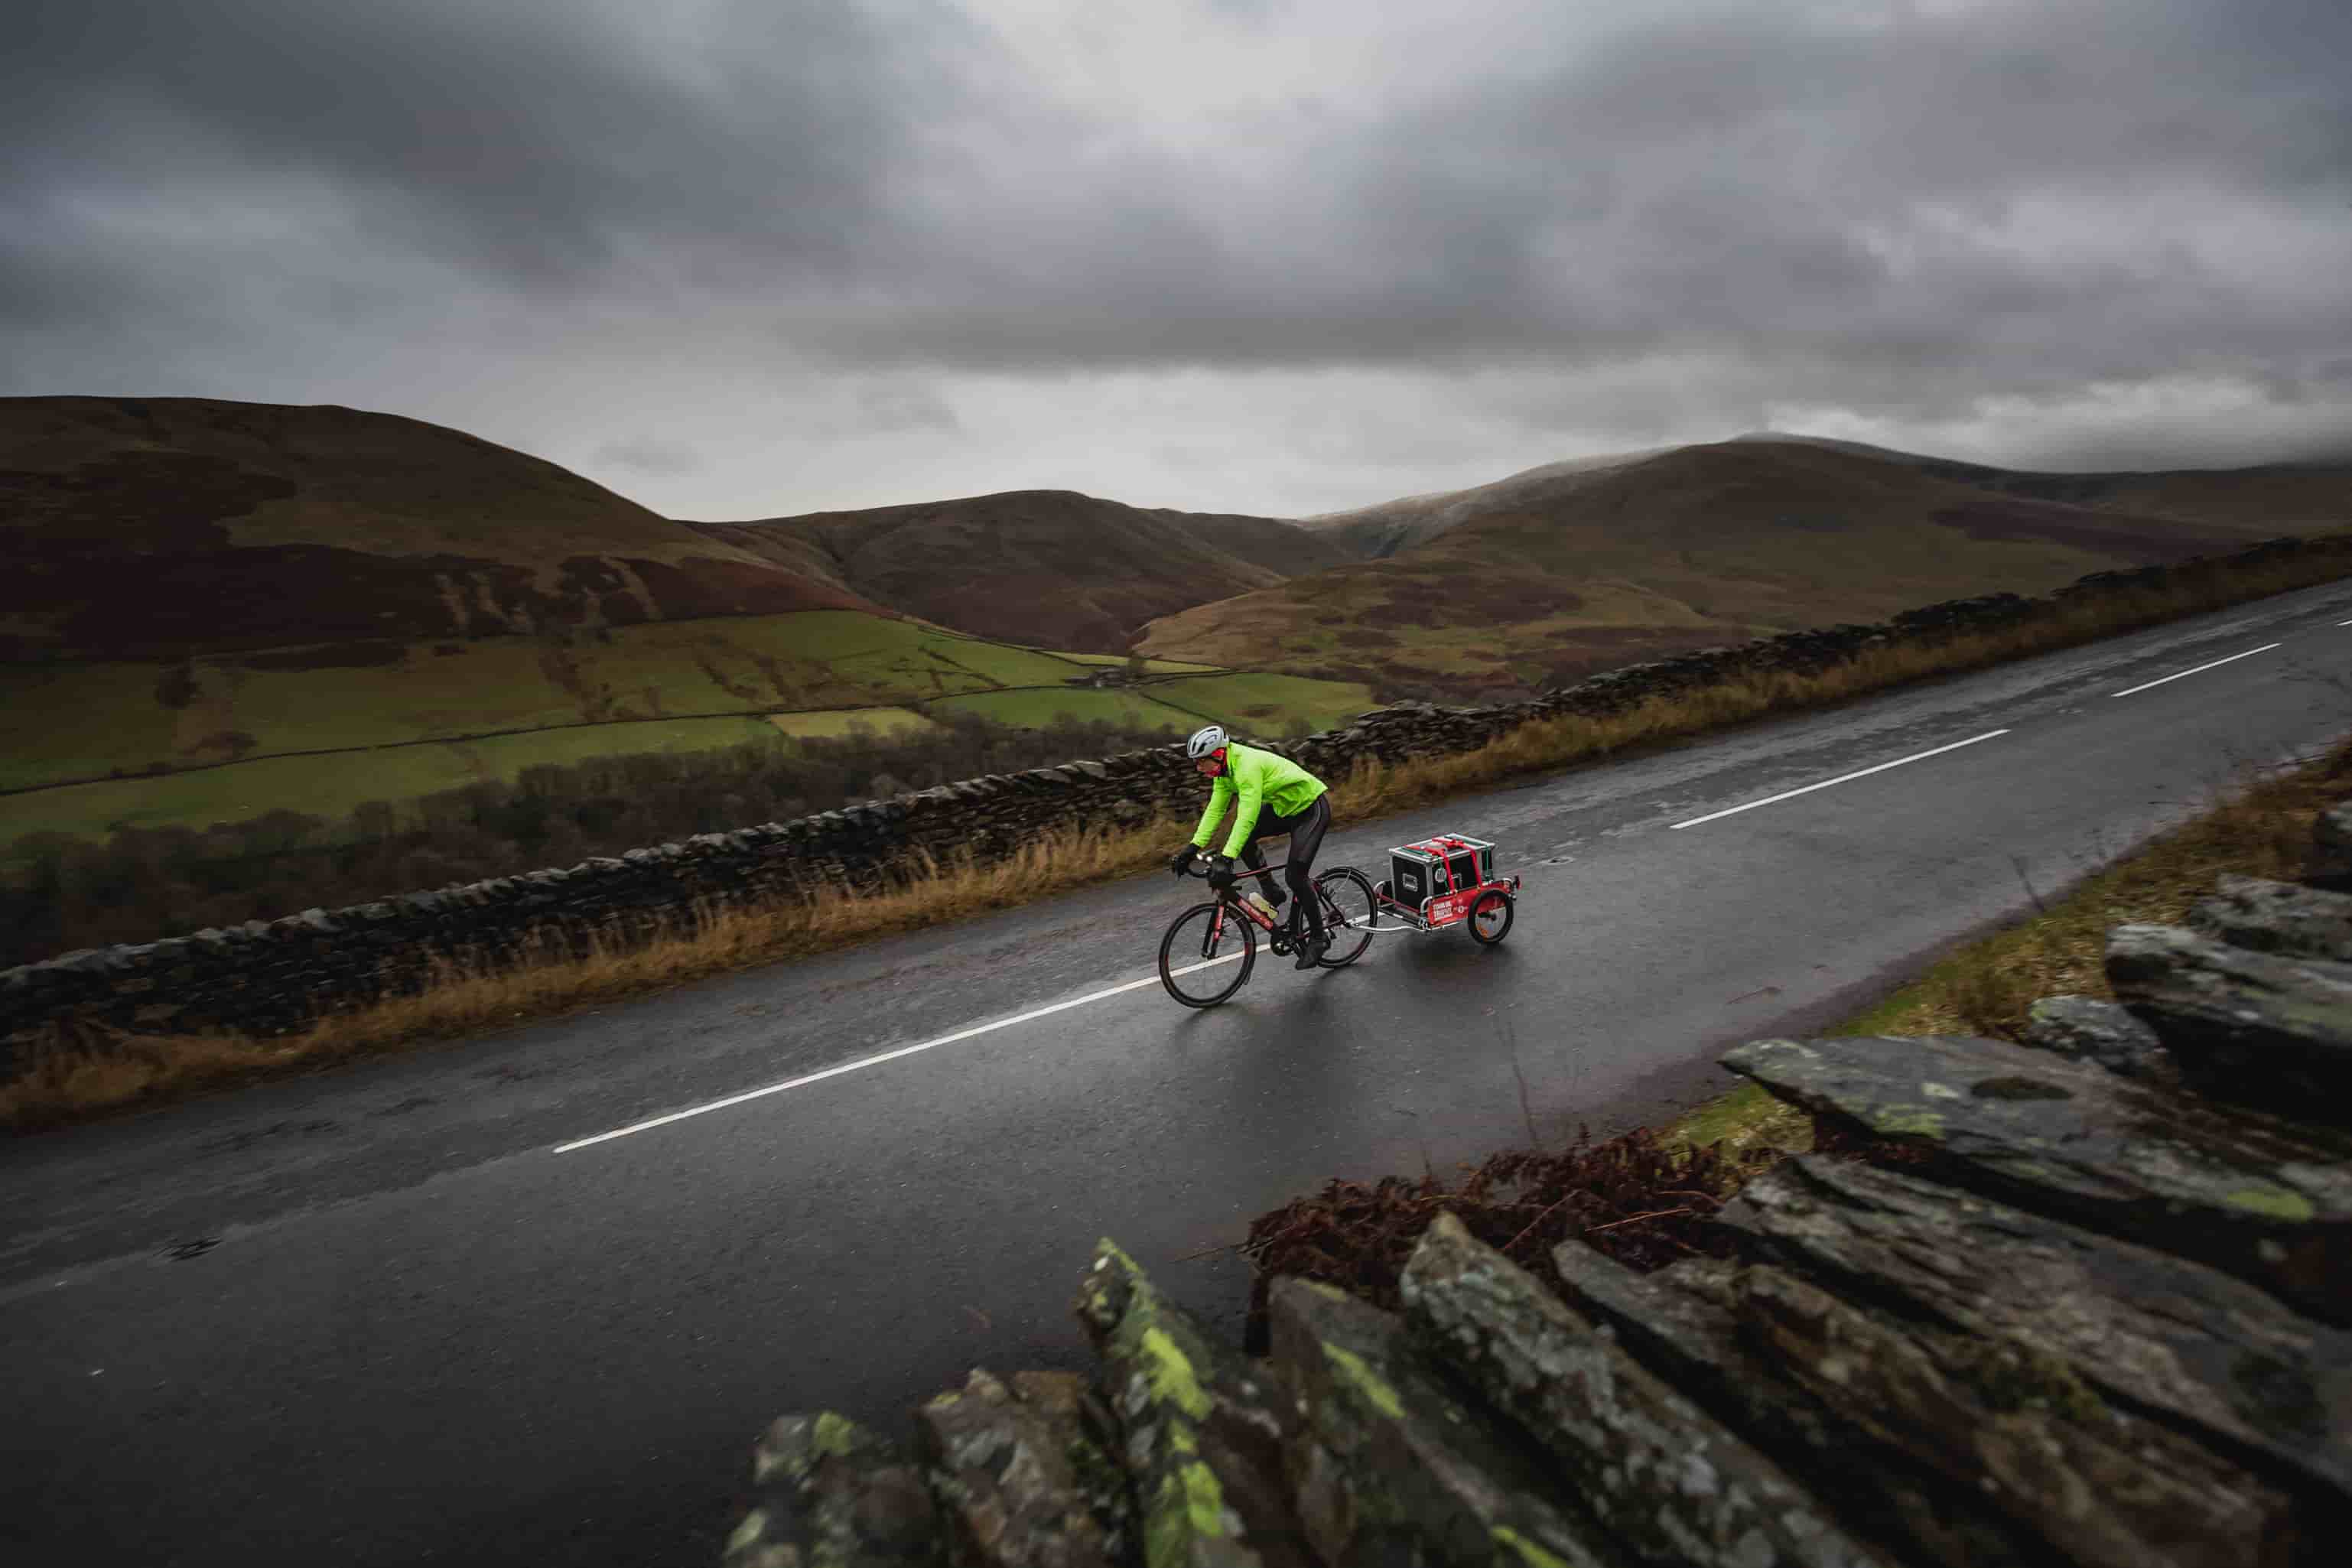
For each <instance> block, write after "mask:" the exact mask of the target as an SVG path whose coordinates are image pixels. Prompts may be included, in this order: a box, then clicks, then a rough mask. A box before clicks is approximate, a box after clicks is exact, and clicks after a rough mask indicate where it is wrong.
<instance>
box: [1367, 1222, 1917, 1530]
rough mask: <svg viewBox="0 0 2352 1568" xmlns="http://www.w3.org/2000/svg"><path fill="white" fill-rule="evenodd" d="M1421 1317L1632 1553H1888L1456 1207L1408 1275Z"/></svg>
mask: <svg viewBox="0 0 2352 1568" xmlns="http://www.w3.org/2000/svg"><path fill="white" fill-rule="evenodd" d="M1401 1287H1402V1296H1403V1299H1404V1303H1405V1317H1406V1321H1407V1322H1408V1323H1409V1324H1410V1326H1411V1327H1412V1330H1413V1331H1414V1337H1415V1339H1416V1340H1417V1342H1419V1343H1420V1344H1421V1346H1422V1347H1423V1349H1424V1350H1425V1351H1426V1352H1428V1353H1429V1354H1430V1355H1431V1356H1433V1357H1434V1358H1436V1359H1438V1360H1441V1361H1443V1362H1444V1363H1448V1364H1450V1365H1451V1366H1453V1367H1454V1369H1455V1370H1456V1371H1457V1372H1458V1373H1461V1374H1462V1377H1463V1378H1464V1380H1465V1381H1466V1382H1468V1383H1469V1384H1471V1385H1472V1386H1474V1387H1475V1388H1476V1389H1477V1390H1478V1391H1479V1393H1480V1394H1482V1395H1483V1396H1484V1397H1485V1399H1486V1403H1487V1404H1488V1405H1491V1406H1492V1407H1493V1408H1495V1409H1497V1410H1500V1411H1502V1412H1504V1413H1505V1414H1507V1415H1509V1416H1510V1417H1511V1419H1512V1420H1513V1421H1515V1422H1516V1423H1517V1425H1518V1426H1519V1427H1520V1428H1521V1429H1522V1430H1523V1431H1525V1432H1526V1433H1527V1434H1528V1436H1531V1437H1532V1438H1533V1439H1534V1440H1535V1441H1536V1442H1537V1443H1538V1444H1539V1445H1540V1446H1541V1447H1543V1448H1544V1450H1545V1451H1546V1452H1547V1453H1549V1455H1550V1456H1551V1458H1553V1459H1555V1460H1557V1461H1558V1462H1559V1467H1560V1479H1562V1480H1564V1481H1565V1482H1566V1483H1567V1484H1568V1485H1569V1486H1570V1488H1571V1489H1573V1491H1574V1493H1575V1495H1576V1496H1577V1498H1578V1499H1580V1500H1581V1502H1582V1503H1583V1505H1584V1507H1585V1508H1587V1509H1588V1510H1591V1513H1592V1515H1593V1517H1594V1518H1595V1519H1597V1520H1598V1521H1600V1522H1601V1525H1602V1526H1603V1527H1604V1528H1605V1529H1607V1530H1608V1531H1610V1533H1611V1534H1612V1536H1613V1537H1614V1538H1615V1540H1616V1541H1617V1542H1618V1543H1619V1544H1620V1545H1622V1547H1624V1548H1625V1549H1626V1550H1627V1552H1629V1554H1631V1555H1632V1556H1633V1557H1635V1558H1638V1559H1639V1560H1641V1561H1643V1562H1646V1563H1662V1564H1678V1563H1690V1564H1694V1565H1697V1568H1706V1565H1717V1564H1719V1565H1721V1568H1770V1565H1772V1564H1798V1563H1819V1564H1823V1565H1832V1564H1838V1565H1861V1564H1873V1563H1877V1562H1878V1561H1879V1560H1878V1558H1877V1557H1876V1556H1874V1554H1873V1553H1871V1552H1868V1551H1867V1550H1865V1549H1864V1548H1863V1547H1861V1546H1860V1545H1858V1544H1856V1543H1855V1542H1853V1541H1851V1540H1849V1539H1848V1538H1847V1537H1846V1536H1845V1534H1844V1533H1843V1531H1841V1530H1839V1529H1838V1527H1837V1526H1836V1525H1834V1524H1832V1522H1831V1521H1829V1520H1828V1519H1827V1518H1826V1517H1825V1516H1824V1515H1823V1513H1822V1510H1821V1508H1820V1505H1818V1504H1817V1503H1815V1502H1814V1500H1812V1499H1811V1497H1809V1496H1807V1495H1806V1493H1805V1492H1804V1491H1803V1490H1802V1489H1801V1488H1799V1487H1798V1486H1797V1485H1796V1483H1795V1482H1793V1481H1791V1480H1790V1479H1789V1478H1788V1476H1787V1475H1786V1474H1784V1473H1783V1472H1782V1471H1781V1469H1780V1467H1779V1466H1778V1465H1775V1464H1774V1463H1772V1462H1771V1461H1770V1460H1769V1459H1767V1458H1765V1457H1764V1456H1763V1455H1761V1454H1759V1453H1758V1452H1757V1451H1756V1450H1755V1449H1754V1448H1752V1447H1749V1446H1748V1444H1746V1443H1744V1442H1742V1441H1741V1440H1740V1439H1738V1437H1735V1436H1732V1434H1731V1433H1730V1432H1729V1431H1727V1430H1726V1429H1725V1428H1724V1426H1722V1424H1721V1423H1719V1422H1717V1420H1716V1419H1715V1418H1714V1417H1712V1416H1710V1415H1706V1414H1705V1413H1704V1412H1702V1411H1700V1410H1699V1409H1698V1408H1697V1407H1696V1406H1695V1405H1692V1404H1691V1402H1690V1401H1689V1400H1687V1399H1685V1398H1684V1397H1683V1396H1682V1395H1680V1394H1676V1393H1675V1392H1674V1390H1673V1389H1671V1388H1669V1387H1668V1386H1667V1385H1666V1384H1664V1383H1662V1382H1661V1381H1659V1379H1658V1378H1656V1377H1655V1376H1654V1375H1653V1374H1651V1373H1648V1372H1646V1371H1644V1370H1643V1368H1642V1367H1641V1366H1640V1365H1639V1364H1637V1363H1635V1362H1634V1360H1633V1357H1632V1355H1630V1354H1629V1353H1628V1352H1625V1351H1624V1350H1623V1349H1622V1348H1621V1347H1620V1346H1619V1345H1618V1344H1617V1342H1616V1341H1615V1339H1614V1338H1613V1337H1612V1336H1609V1335H1605V1334H1603V1333H1601V1331H1599V1330H1598V1329H1596V1328H1595V1327H1594V1326H1593V1324H1592V1323H1591V1321H1588V1320H1587V1319H1585V1318H1584V1317H1582V1316H1581V1315H1580V1314H1579V1313H1577V1312H1576V1311H1575V1310H1572V1309H1571V1308H1570V1307H1569V1306H1568V1305H1567V1304H1566V1303H1565V1302H1563V1301H1562V1300H1560V1299H1559V1296H1558V1295H1557V1294H1555V1293H1554V1292H1553V1291H1551V1290H1550V1289H1548V1288H1547V1287H1545V1286H1544V1285H1542V1284H1541V1283H1539V1282H1538V1280H1537V1279H1535V1278H1534V1277H1533V1276H1532V1275H1530V1274H1528V1272H1527V1271H1526V1270H1525V1269H1523V1268H1519V1267H1518V1266H1517V1264H1515V1263H1513V1262H1511V1261H1510V1260H1509V1259H1508V1258H1505V1257H1504V1256H1503V1255H1502V1254H1501V1253H1499V1252H1497V1251H1496V1250H1495V1249H1494V1248H1493V1247H1488V1246H1486V1245H1485V1244H1484V1243H1482V1242H1480V1241H1478V1240H1477V1239H1476V1238H1475V1237H1472V1236H1471V1235H1470V1233H1469V1232H1468V1231H1467V1230H1466V1229H1465V1228H1464V1227H1463V1226H1462V1224H1461V1222H1460V1221H1458V1220H1456V1219H1455V1218H1454V1216H1453V1215H1450V1214H1441V1215H1438V1216H1437V1218H1436V1219H1435V1220H1434V1221H1433V1223H1432V1224H1431V1225H1430V1226H1429V1228H1428V1230H1427V1231H1426V1232H1424V1233H1423V1237H1422V1239H1421V1242H1420V1244H1419V1245H1418V1246H1417V1247H1414V1248H1413V1252H1412V1258H1411V1259H1410V1260H1409V1261H1408V1262H1407V1264H1406V1266H1405V1269H1404V1273H1403V1277H1402V1281H1401Z"/></svg>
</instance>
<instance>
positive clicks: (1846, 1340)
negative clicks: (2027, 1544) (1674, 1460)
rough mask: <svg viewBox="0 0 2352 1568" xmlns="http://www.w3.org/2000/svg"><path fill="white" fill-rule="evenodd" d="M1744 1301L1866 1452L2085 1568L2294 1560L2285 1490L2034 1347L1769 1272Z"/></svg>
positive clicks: (1751, 1327) (1752, 1321)
mask: <svg viewBox="0 0 2352 1568" xmlns="http://www.w3.org/2000/svg"><path fill="white" fill-rule="evenodd" d="M1735 1289H1736V1296H1737V1303H1738V1314H1739V1318H1740V1321H1741V1327H1742V1330H1743V1331H1744V1333H1745V1335H1746V1337H1747V1338H1748V1341H1749V1342H1751V1343H1752V1344H1754V1345H1756V1346H1757V1347H1758V1348H1759V1350H1761V1351H1762V1352H1764V1353H1766V1354H1768V1355H1769V1356H1771V1357H1772V1358H1773V1359H1774V1360H1775V1361H1777V1362H1778V1363H1780V1365H1781V1366H1782V1367H1784V1368H1785V1369H1787V1371H1788V1373H1789V1374H1790V1376H1791V1377H1793V1378H1794V1379H1796V1381H1798V1382H1800V1383H1801V1384H1803V1385H1804V1386H1805V1388H1806V1390H1807V1391H1808V1392H1809V1393H1811V1394H1813V1395H1814V1396H1815V1397H1816V1398H1818V1399H1820V1400H1821V1401H1822V1403H1823V1404H1824V1405H1827V1406H1829V1407H1830V1408H1831V1409H1832V1411H1834V1412H1835V1413H1836V1414H1837V1415H1839V1416H1840V1417H1841V1418H1842V1419H1843V1420H1845V1421H1846V1422H1848V1423H1850V1424H1851V1425H1852V1426H1853V1428H1854V1430H1855V1431H1856V1432H1857V1433H1858V1434H1861V1435H1863V1436H1865V1437H1866V1438H1867V1439H1869V1440H1871V1441H1874V1442H1876V1443H1880V1444H1883V1445H1885V1446H1887V1447H1892V1448H1895V1449H1897V1450H1899V1451H1901V1452H1902V1453H1904V1454H1906V1455H1907V1456H1908V1457H1909V1458H1913V1459H1915V1460H1916V1461H1918V1462H1919V1463H1921V1464H1923V1465H1926V1466H1927V1467H1929V1468H1933V1469H1936V1470H1937V1471H1940V1472H1942V1473H1943V1474H1945V1475H1947V1476H1948V1477H1950V1478H1952V1479H1954V1480H1957V1481H1958V1482H1960V1483H1961V1484H1963V1485H1964V1486H1969V1487H1973V1488H1975V1489H1977V1490H1978V1491H1979V1492H1980V1493H1981V1494H1982V1495H1983V1497H1984V1499H1985V1501H1986V1505H1987V1506H1988V1507H1990V1508H1992V1509H1995V1510H1999V1511H2000V1512H2002V1513H2004V1514H2006V1515H2008V1516H2009V1517H2010V1518H2011V1520H2012V1521H2015V1522H2016V1523H2017V1525H2018V1526H2019V1527H2020V1528H2021V1529H2022V1530H2024V1531H2027V1532H2029V1533H2030V1534H2031V1535H2032V1536H2033V1537H2034V1538H2036V1539H2038V1540H2041V1541H2043V1542H2048V1543H2049V1544H2050V1545H2051V1546H2052V1547H2054V1548H2055V1549H2056V1550H2057V1552H2058V1553H2059V1554H2060V1555H2061V1556H2062V1557H2063V1558H2064V1559H2065V1560H2068V1561H2071V1562H2073V1563H2080V1564H2084V1568H2145V1565H2146V1564H2148V1563H2167V1564H2172V1565H2177V1568H2198V1565H2203V1568H2241V1565H2242V1564H2247V1563H2277V1562H2284V1561H2288V1560H2291V1558H2292V1556H2293V1555H2294V1552H2295V1551H2296V1548H2297V1546H2298V1544H2299V1542H2298V1538H2297V1534H2296V1531H2297V1522H2296V1519H2295V1514H2294V1505H2293V1503H2292V1502H2291V1500H2289V1499H2288V1498H2287V1497H2286V1496H2285V1495H2284V1493H2283V1492H2282V1491H2280V1490H2279V1489H2276V1488H2274V1487H2272V1486H2269V1485H2268V1484H2266V1483H2264V1482H2263V1481H2261V1480H2260V1479H2257V1478H2255V1477H2253V1476H2252V1475H2250V1474H2248V1473H2247V1472H2246V1471H2245V1470H2243V1469H2242V1468H2239V1467H2237V1466H2235V1465H2232V1464H2231V1463H2230V1462H2229V1461H2227V1460H2224V1459H2222V1458H2219V1457H2217V1456H2215V1455H2212V1454H2210V1453H2208V1452H2206V1451H2205V1450H2203V1449H2201V1448H2200V1447H2197V1446H2196V1445H2194V1444H2192V1443H2190V1442H2189V1441H2188V1440H2187V1439H2186V1438H2183V1437H2179V1436H2175V1435H2173V1434H2171V1433H2169V1432H2168V1431H2166V1430H2164V1429H2163V1428H2161V1427H2158V1426H2155V1425H2154V1424H2152V1423H2149V1422H2146V1421H2139V1420H2135V1419H2133V1418H2132V1417H2129V1416H2126V1415H2123V1414H2122V1413H2120V1412H2118V1411H2116V1410H2114V1409H2113V1408H2111V1407H2110V1406H2109V1405H2107V1404H2106V1403H2105V1401H2103V1400H2101V1399H2100V1398H2099V1397H2098V1396H2097V1394H2095V1393H2093V1392H2092V1391H2091V1390H2090V1389H2088V1388H2087V1387H2086V1386H2085V1385H2084V1384H2083V1383H2082V1382H2081V1381H2080V1380H2079V1379H2077V1378H2075V1377H2074V1376H2072V1375H2071V1373H2069V1372H2068V1370H2067V1369H2066V1367H2065V1366H2064V1365H2063V1363H2049V1362H2044V1361H2042V1360H2039V1359H2038V1358H2036V1357H2035V1356H2034V1355H2033V1354H2032V1352H2029V1351H2026V1350H2024V1349H2023V1348H2022V1347H2020V1346H2017V1345H2014V1344H2011V1343H2006V1342H1998V1341H1992V1342H1988V1341H1985V1340H1982V1339H1979V1338H1976V1337H1974V1336H1969V1335H1959V1334H1937V1333H1934V1332H1932V1331H1924V1330H1920V1329H1916V1328H1911V1327H1906V1326H1901V1325H1898V1324H1895V1323H1894V1322H1890V1321H1884V1320H1882V1319H1879V1318H1877V1317H1874V1316H1873V1315H1872V1314H1870V1313H1868V1312H1865V1311H1864V1310H1861V1309H1860V1308H1857V1307H1854V1306H1853V1305H1851V1304H1850V1303H1848V1302H1845V1301H1843V1300H1839V1299H1838V1298H1837V1297H1835V1296H1832V1294H1830V1293H1829V1292H1828V1291H1826V1290H1823V1289H1821V1288H1819V1287H1818V1286H1815V1285H1813V1284H1811V1283H1809V1282H1807V1281H1805V1280H1802V1279H1797V1278H1795V1277H1794V1276H1792V1275H1790V1274H1788V1273H1785V1272H1783V1271H1782V1270H1780V1269H1778V1268H1771V1267H1769V1265H1759V1266H1757V1267H1754V1268H1745V1269H1742V1270H1741V1271H1740V1272H1739V1274H1738V1277H1737V1279H1736V1282H1735Z"/></svg>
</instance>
